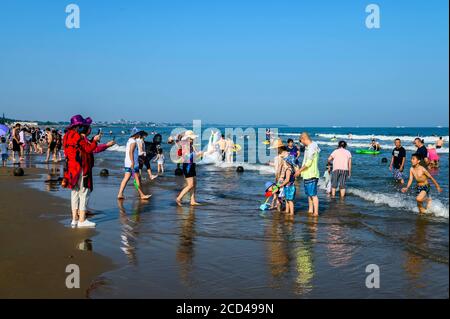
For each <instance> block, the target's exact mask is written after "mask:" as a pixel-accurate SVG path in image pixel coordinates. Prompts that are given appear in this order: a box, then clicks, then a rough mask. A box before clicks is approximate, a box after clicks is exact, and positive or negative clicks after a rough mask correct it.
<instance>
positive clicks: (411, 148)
mask: <svg viewBox="0 0 450 319" xmlns="http://www.w3.org/2000/svg"><path fill="white" fill-rule="evenodd" d="M316 143H317V144H319V145H328V146H334V147H337V142H331V141H330V142H328V141H316ZM380 146H381V150H389V151H391V150H392V149H393V148H394V146H393V145H389V144H380ZM347 147H348V148H368V147H369V143H358V142H353V141H348V142H347ZM403 147H404V148H405V150H407V151H412V152H415V151H416V150H417V148H416V147H415V146H414V145H403ZM436 151H437V153H441V154H443V153H448V152H449V149H448V148H447V147H442V148H439V149H436Z"/></svg>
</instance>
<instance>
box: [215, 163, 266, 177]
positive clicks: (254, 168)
mask: <svg viewBox="0 0 450 319" xmlns="http://www.w3.org/2000/svg"><path fill="white" fill-rule="evenodd" d="M214 166H215V167H217V168H220V169H224V168H230V167H232V168H237V167H238V166H242V167H243V168H244V170H247V171H257V172H259V173H260V174H263V175H269V174H271V175H273V174H275V169H274V168H273V167H272V166H269V165H263V164H249V163H245V162H234V163H224V162H220V163H216V164H215V165H214Z"/></svg>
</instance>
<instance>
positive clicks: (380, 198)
mask: <svg viewBox="0 0 450 319" xmlns="http://www.w3.org/2000/svg"><path fill="white" fill-rule="evenodd" d="M347 192H348V193H349V194H352V195H355V196H358V197H360V198H362V199H364V200H367V201H370V202H373V203H375V204H376V205H387V206H389V207H392V208H398V209H402V210H408V211H411V212H414V213H419V210H418V208H417V204H416V202H415V201H414V199H411V196H408V195H404V194H401V193H394V194H389V195H387V194H383V193H377V192H369V191H367V190H360V189H357V188H348V189H347ZM428 211H429V212H430V213H431V214H433V215H434V216H437V217H444V218H447V219H448V207H446V206H445V205H444V204H443V203H442V202H441V201H440V200H438V199H433V201H432V202H431V206H430V207H429V209H428Z"/></svg>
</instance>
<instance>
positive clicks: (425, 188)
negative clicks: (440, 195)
mask: <svg viewBox="0 0 450 319" xmlns="http://www.w3.org/2000/svg"><path fill="white" fill-rule="evenodd" d="M430 189H431V187H430V184H425V185H417V186H416V194H417V195H419V194H420V193H421V192H426V193H427V195H428V194H429V193H430Z"/></svg>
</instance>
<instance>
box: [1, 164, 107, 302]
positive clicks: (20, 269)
mask: <svg viewBox="0 0 450 319" xmlns="http://www.w3.org/2000/svg"><path fill="white" fill-rule="evenodd" d="M12 169H13V168H11V167H7V168H0V198H1V203H2V204H1V205H0V243H1V244H0V282H1V283H2V284H1V286H0V298H58V299H65V298H76V299H79V298H89V291H90V290H91V289H92V287H94V286H96V285H98V284H101V277H100V276H101V274H103V273H105V272H107V271H109V270H111V269H113V263H112V261H111V260H110V259H109V258H107V257H105V256H101V255H99V254H98V253H96V252H92V251H82V250H79V249H78V248H77V246H78V245H79V244H80V243H83V242H84V241H85V240H91V239H92V238H94V237H95V236H96V234H97V232H96V231H95V230H93V229H82V230H80V229H71V228H67V227H64V226H63V225H62V224H61V223H59V222H58V221H56V222H55V220H54V218H43V217H42V215H43V214H45V215H49V216H51V215H54V216H58V215H61V213H62V212H64V213H65V212H67V216H69V217H70V203H69V202H68V201H67V200H64V199H62V198H57V197H55V196H52V195H50V194H46V193H45V192H43V191H39V190H35V189H33V188H31V187H30V186H28V185H26V182H27V181H29V180H30V179H33V178H38V177H39V175H41V174H44V170H42V169H37V168H25V169H24V170H25V174H26V175H25V176H23V177H15V176H12ZM8 243H10V244H8ZM69 264H76V265H78V266H79V268H80V288H73V289H68V288H67V287H66V285H65V282H66V277H67V276H68V275H69V273H66V272H65V270H66V266H67V265H69Z"/></svg>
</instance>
